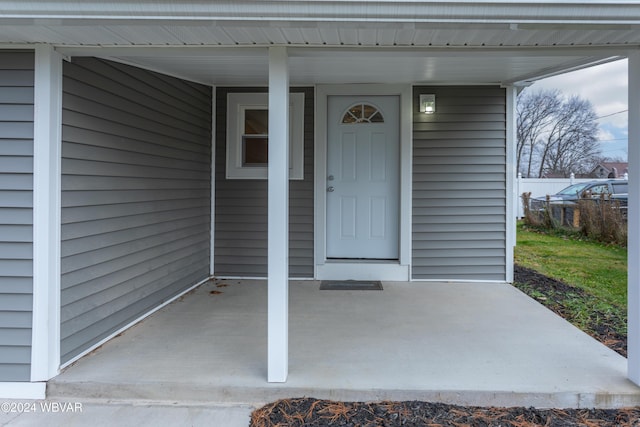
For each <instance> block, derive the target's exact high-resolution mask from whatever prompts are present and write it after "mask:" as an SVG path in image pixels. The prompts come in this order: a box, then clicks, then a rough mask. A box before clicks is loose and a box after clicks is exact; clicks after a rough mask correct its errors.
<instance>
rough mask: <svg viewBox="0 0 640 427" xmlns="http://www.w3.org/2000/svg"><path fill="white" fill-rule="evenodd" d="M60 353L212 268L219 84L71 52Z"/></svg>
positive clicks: (93, 339) (80, 346)
mask: <svg viewBox="0 0 640 427" xmlns="http://www.w3.org/2000/svg"><path fill="white" fill-rule="evenodd" d="M63 90H64V94H63V129H62V141H63V145H62V248H61V251H62V260H61V270H62V271H61V289H62V293H61V306H62V308H61V362H62V363H64V362H66V361H68V360H70V359H72V358H73V357H74V356H76V355H78V354H80V353H81V352H82V351H83V350H85V349H87V348H89V347H90V346H91V345H93V344H95V343H97V342H99V341H100V340H101V339H103V338H105V337H107V336H108V335H110V334H112V333H113V332H114V331H116V330H118V329H120V328H121V327H123V326H124V325H126V324H128V323H130V322H131V321H133V320H135V319H137V318H139V317H140V316H142V315H144V314H145V313H147V312H148V311H149V310H151V309H153V308H154V307H157V306H158V305H160V304H161V303H163V302H164V301H166V300H167V299H169V298H171V297H172V296H175V295H176V294H178V293H179V292H181V291H182V290H185V289H186V288H188V287H189V286H191V285H193V284H195V283H197V282H198V281H200V280H202V279H204V278H206V277H207V276H208V275H209V259H210V257H209V255H210V253H209V246H210V243H209V242H210V237H209V236H210V213H211V200H210V188H211V187H210V184H211V166H210V159H211V151H210V150H211V148H210V147H211V131H210V129H211V89H210V88H208V87H205V86H200V85H196V84H193V83H189V82H185V81H181V80H178V79H175V78H171V77H167V76H164V75H160V74H156V73H152V72H149V71H144V70H141V69H137V68H133V67H129V66H125V65H121V64H117V63H113V62H107V61H103V60H98V59H94V58H77V59H76V58H74V59H73V60H72V61H71V62H70V63H65V64H64V79H63Z"/></svg>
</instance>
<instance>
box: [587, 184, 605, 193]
mask: <svg viewBox="0 0 640 427" xmlns="http://www.w3.org/2000/svg"><path fill="white" fill-rule="evenodd" d="M589 191H591V193H592V194H603V193H605V194H606V193H608V192H609V187H607V186H606V185H596V186H595V187H591V188H590V189H589Z"/></svg>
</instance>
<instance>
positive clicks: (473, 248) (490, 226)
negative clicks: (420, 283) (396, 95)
mask: <svg viewBox="0 0 640 427" xmlns="http://www.w3.org/2000/svg"><path fill="white" fill-rule="evenodd" d="M420 93H434V94H436V99H437V103H438V111H437V114H433V115H426V114H419V113H414V119H413V120H414V123H413V224H412V233H413V236H412V240H413V241H412V264H413V265H412V276H413V278H414V279H432V280H441V279H447V280H456V279H458V280H505V278H506V265H505V255H506V240H505V239H506V110H505V101H506V98H505V91H504V90H503V89H501V88H499V87H464V88H461V87H415V88H414V95H413V96H414V111H417V110H418V98H419V94H420Z"/></svg>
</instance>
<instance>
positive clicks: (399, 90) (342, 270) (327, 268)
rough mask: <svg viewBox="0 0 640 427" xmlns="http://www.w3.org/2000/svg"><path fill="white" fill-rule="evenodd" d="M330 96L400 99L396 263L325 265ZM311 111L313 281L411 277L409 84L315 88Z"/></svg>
mask: <svg viewBox="0 0 640 427" xmlns="http://www.w3.org/2000/svg"><path fill="white" fill-rule="evenodd" d="M331 95H347V96H357V95H363V96H374V95H375V96H384V95H397V96H399V98H400V111H399V114H400V216H399V219H400V235H399V237H400V247H399V248H400V256H399V260H398V261H393V262H388V261H379V262H378V261H363V262H364V263H366V268H363V263H362V262H357V261H353V262H342V261H336V262H327V256H326V254H327V250H326V248H327V245H326V235H327V230H326V224H327V222H326V221H327V218H326V209H327V191H326V185H327V179H326V176H327V98H328V97H329V96H331ZM315 99H316V108H315V135H316V140H315V238H314V246H315V278H316V279H318V280H325V279H327V280H332V279H335V280H395V281H408V280H410V277H411V169H412V165H411V150H412V138H411V134H412V116H413V112H412V87H411V85H375V84H363V85H354V84H350V85H318V86H317V87H316V97H315Z"/></svg>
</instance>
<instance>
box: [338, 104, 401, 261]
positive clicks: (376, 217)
mask: <svg viewBox="0 0 640 427" xmlns="http://www.w3.org/2000/svg"><path fill="white" fill-rule="evenodd" d="M399 169H400V129H399V97H398V96H329V98H328V114H327V185H326V187H327V204H326V206H327V217H326V218H327V226H326V230H327V258H333V259H393V260H397V259H398V257H399V228H400V227H399V217H400V215H399V213H400V170H399Z"/></svg>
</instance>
